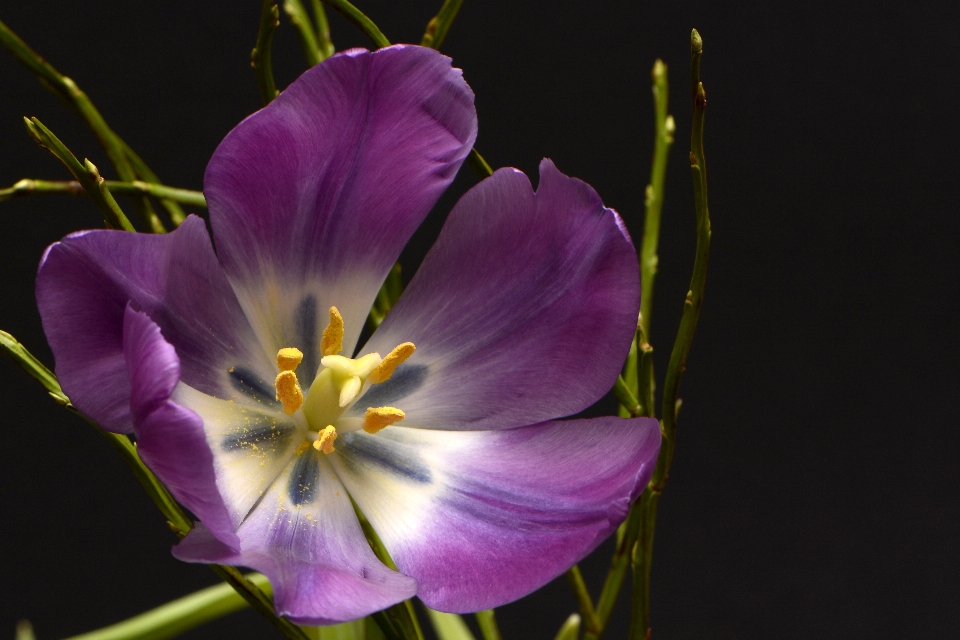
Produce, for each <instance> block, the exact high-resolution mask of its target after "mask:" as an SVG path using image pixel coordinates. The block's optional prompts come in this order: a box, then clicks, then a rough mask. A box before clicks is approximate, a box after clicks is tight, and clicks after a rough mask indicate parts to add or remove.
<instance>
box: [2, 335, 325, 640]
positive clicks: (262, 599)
mask: <svg viewBox="0 0 960 640" xmlns="http://www.w3.org/2000/svg"><path fill="white" fill-rule="evenodd" d="M0 351H2V352H3V354H4V355H5V356H7V357H8V358H10V359H11V360H13V361H14V362H15V363H16V364H17V365H18V366H19V367H20V368H21V369H23V370H24V371H26V372H27V373H28V374H29V375H30V376H31V377H32V378H33V379H34V380H36V381H37V382H39V383H40V384H41V385H42V386H43V388H44V389H46V390H47V393H49V394H50V396H51V397H52V398H53V400H54V401H55V402H56V403H57V404H59V405H60V406H62V407H64V408H65V409H67V410H68V411H70V412H71V413H73V414H75V415H77V416H80V417H81V418H82V419H83V420H85V421H86V422H87V423H88V424H90V425H92V426H93V427H94V428H95V429H96V430H97V432H98V433H100V434H101V435H103V436H105V437H106V438H107V440H108V441H110V444H112V445H113V447H114V448H115V449H117V451H118V452H120V455H121V456H122V457H123V460H124V462H126V463H127V465H128V466H129V467H130V469H131V470H132V471H133V473H134V475H135V476H136V478H137V480H138V481H139V482H140V484H141V485H142V486H143V488H144V489H146V491H147V494H148V495H149V496H150V498H151V499H152V500H153V502H154V504H156V505H157V507H158V508H159V509H160V512H161V513H162V514H163V515H164V517H165V518H166V519H167V525H168V526H169V527H170V529H171V530H172V531H173V532H174V533H175V534H176V535H177V536H178V537H180V538H182V537H184V536H185V535H187V533H188V532H189V531H190V529H192V528H193V523H192V522H191V521H190V519H189V518H187V516H186V514H185V513H184V512H183V510H182V509H181V508H180V505H178V504H177V502H176V500H174V498H173V496H172V495H170V492H169V491H167V488H166V487H164V486H163V484H162V483H161V482H160V480H159V479H158V478H157V477H156V476H155V475H154V474H153V472H152V471H150V469H148V468H147V466H146V465H144V464H143V461H142V460H141V459H140V456H139V455H138V454H137V448H136V445H135V444H134V443H133V442H131V441H130V438H129V437H127V436H125V435H122V434H119V433H112V432H110V431H104V430H103V429H101V428H100V427H99V426H98V425H97V424H96V423H95V422H94V421H93V420H91V419H90V418H88V417H87V416H85V415H83V414H82V413H80V411H78V410H77V408H76V407H75V406H74V405H73V403H72V402H70V399H69V398H68V397H67V396H66V394H64V393H63V389H61V388H60V383H59V382H58V381H57V377H56V376H55V375H54V374H53V372H52V371H50V369H48V368H47V367H46V366H45V365H44V364H43V363H42V362H40V361H39V360H38V359H37V358H36V357H34V355H33V354H31V353H30V352H29V351H28V350H27V349H26V347H24V346H23V345H22V344H20V343H19V342H17V340H16V339H15V338H14V337H13V336H12V335H10V334H9V333H7V332H6V331H0ZM210 568H211V569H213V571H214V573H216V574H217V575H219V576H220V577H221V578H222V579H223V580H224V581H225V582H227V583H229V584H230V585H231V586H232V587H233V588H234V590H235V591H236V592H237V593H238V594H240V596H241V597H243V599H244V600H246V601H247V602H248V603H249V604H250V606H251V607H253V609H255V610H256V611H257V612H258V613H259V614H260V615H262V616H263V617H264V618H266V619H267V621H268V622H270V624H272V625H273V626H274V627H276V628H277V629H279V630H280V631H281V632H282V633H283V634H284V635H285V636H286V637H287V638H290V639H291V640H309V639H308V638H307V636H306V635H304V633H303V631H302V630H301V629H300V627H298V626H297V625H295V624H293V623H292V622H290V621H289V620H287V619H285V618H281V617H279V616H277V614H276V612H275V611H274V610H273V602H272V600H271V599H270V597H269V596H267V595H266V594H264V593H263V591H261V590H260V588H259V587H257V585H255V584H254V583H253V582H251V581H250V580H248V579H247V578H246V577H245V576H244V575H243V574H242V573H240V571H238V570H237V569H236V568H234V567H230V566H226V565H218V564H213V565H210Z"/></svg>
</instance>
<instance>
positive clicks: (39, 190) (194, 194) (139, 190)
mask: <svg viewBox="0 0 960 640" xmlns="http://www.w3.org/2000/svg"><path fill="white" fill-rule="evenodd" d="M106 185H107V189H109V190H110V192H111V193H116V194H120V195H150V196H154V197H157V198H165V199H169V200H174V201H176V202H182V203H184V204H188V205H190V206H193V207H202V208H206V206H207V201H206V200H205V199H204V197H203V193H201V192H199V191H190V190H188V189H177V188H176V187H167V186H165V185H162V184H153V183H152V182H143V181H141V180H137V181H135V182H121V181H119V180H107V181H106ZM44 194H63V195H68V196H86V195H87V192H86V191H85V190H84V188H83V185H82V184H80V183H79V182H77V181H75V180H31V179H28V178H24V179H23V180H19V181H17V182H16V183H15V184H14V185H13V186H12V187H8V188H6V189H0V202H2V201H3V200H10V199H12V198H20V197H24V196H34V195H44Z"/></svg>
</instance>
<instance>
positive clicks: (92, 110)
mask: <svg viewBox="0 0 960 640" xmlns="http://www.w3.org/2000/svg"><path fill="white" fill-rule="evenodd" d="M0 44H2V45H3V46H4V47H5V48H6V49H7V51H9V52H10V53H11V54H13V56H14V57H15V58H16V59H17V60H19V61H20V63H21V64H23V65H24V66H25V67H27V69H29V70H30V71H32V72H33V73H34V74H36V76H37V77H38V79H39V80H40V84H41V85H43V86H44V87H45V88H47V89H49V90H50V91H52V92H53V93H54V94H55V95H57V96H58V97H59V98H60V99H61V100H63V101H64V102H65V103H66V104H67V105H68V106H70V107H71V108H72V109H73V110H74V111H75V112H76V113H77V114H78V115H79V116H80V117H81V118H82V119H83V120H84V121H85V122H86V123H87V126H88V127H89V128H90V130H91V131H92V132H93V134H94V135H95V136H96V138H97V140H98V141H99V142H100V146H101V147H103V150H104V151H105V152H106V154H107V157H108V158H109V159H110V162H111V163H112V164H113V166H114V169H115V170H116V172H117V174H118V175H119V176H120V179H121V180H123V181H126V182H133V181H134V180H136V179H137V175H136V172H135V171H134V168H133V166H132V165H131V160H130V158H129V157H128V156H127V154H126V153H125V151H124V147H125V143H124V142H123V141H122V140H121V139H120V137H119V136H118V135H117V134H116V133H114V132H113V130H112V129H110V127H109V126H107V123H106V121H105V120H104V119H103V116H102V115H100V112H99V111H98V110H97V108H96V107H95V106H93V102H91V101H90V98H89V97H87V94H85V93H84V92H83V91H81V90H80V87H78V86H77V84H76V83H75V82H74V81H73V80H71V79H70V78H68V77H67V76H65V75H63V74H61V73H60V72H59V71H57V70H56V69H55V68H54V67H53V65H51V64H50V63H49V62H47V61H46V60H44V59H43V58H42V57H41V56H40V55H39V54H38V53H37V52H35V51H34V50H33V49H31V48H30V47H29V46H28V45H27V44H26V43H25V42H24V41H23V40H21V39H20V37H19V36H17V35H16V34H15V33H14V32H13V31H11V30H10V28H9V27H7V25H5V24H4V23H3V22H0ZM140 177H141V178H144V179H145V180H148V181H150V182H159V180H155V181H154V180H149V179H148V178H147V176H144V175H141V176H140ZM134 204H135V206H136V207H137V212H138V214H139V215H140V216H141V218H142V219H143V221H144V223H145V224H146V225H147V226H148V227H149V228H150V230H151V231H153V232H155V233H163V232H164V231H166V229H165V228H164V226H163V223H162V222H160V218H159V217H157V214H156V212H155V211H154V210H153V207H152V206H151V205H150V201H149V200H147V199H146V198H141V199H138V200H137V201H136V202H135V203H134Z"/></svg>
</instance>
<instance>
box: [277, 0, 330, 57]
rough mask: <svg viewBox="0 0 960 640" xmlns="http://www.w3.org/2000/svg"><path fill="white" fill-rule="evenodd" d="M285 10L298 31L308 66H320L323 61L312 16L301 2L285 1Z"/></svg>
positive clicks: (296, 0)
mask: <svg viewBox="0 0 960 640" xmlns="http://www.w3.org/2000/svg"><path fill="white" fill-rule="evenodd" d="M283 10H284V12H285V13H286V14H287V16H288V17H289V18H290V24H292V25H293V27H294V28H295V29H296V30H297V38H299V40H300V45H301V46H302V47H303V54H304V55H305V56H306V58H307V64H308V65H310V66H311V67H312V66H314V65H316V64H319V63H320V60H322V58H321V57H320V47H319V46H318V45H317V36H316V34H315V33H314V32H313V23H312V22H310V16H309V15H308V14H307V11H306V9H304V7H303V3H302V2H300V0H284V3H283Z"/></svg>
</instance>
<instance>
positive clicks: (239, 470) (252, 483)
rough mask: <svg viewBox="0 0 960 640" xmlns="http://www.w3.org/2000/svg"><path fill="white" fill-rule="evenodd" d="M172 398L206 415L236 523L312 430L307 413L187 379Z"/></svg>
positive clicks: (209, 444) (208, 443) (208, 435)
mask: <svg viewBox="0 0 960 640" xmlns="http://www.w3.org/2000/svg"><path fill="white" fill-rule="evenodd" d="M172 399H173V400H174V401H175V402H177V404H179V405H181V406H183V407H187V408H189V409H190V410H191V411H193V412H195V413H196V414H197V415H198V416H200V418H201V419H202V420H203V431H204V435H205V437H206V446H207V447H208V449H209V451H210V452H211V454H212V456H213V468H214V471H215V476H216V484H217V489H218V490H219V492H220V495H221V496H222V499H223V502H224V504H225V505H226V509H227V511H228V513H229V515H230V523H231V524H232V525H233V528H234V529H236V528H237V527H239V526H240V524H241V523H242V522H243V519H244V518H246V517H247V514H248V513H249V512H250V509H252V508H253V506H254V505H255V504H256V503H257V502H258V501H259V500H260V499H261V498H262V497H263V496H264V494H265V493H266V492H267V490H268V489H269V487H270V485H271V484H272V483H273V482H274V480H275V479H276V478H277V476H278V475H279V474H280V473H281V472H282V471H283V470H284V469H285V468H286V467H287V466H288V465H289V463H290V460H291V459H292V458H293V455H294V451H295V450H296V448H297V447H298V446H299V445H300V443H302V442H303V440H304V437H305V434H306V432H307V428H306V425H305V424H304V422H303V418H302V416H301V415H294V416H288V415H286V414H284V412H283V410H282V409H281V410H273V409H271V408H270V407H249V406H246V405H243V404H240V403H237V402H233V401H230V400H221V399H219V398H214V397H212V396H208V395H206V394H204V393H201V392H199V391H197V390H196V389H193V388H192V387H189V386H187V385H184V384H180V385H178V386H177V388H176V389H175V390H174V392H173V395H172ZM201 519H203V518H201Z"/></svg>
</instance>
